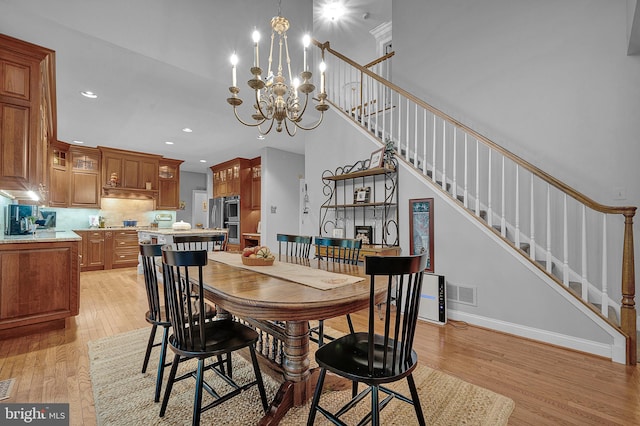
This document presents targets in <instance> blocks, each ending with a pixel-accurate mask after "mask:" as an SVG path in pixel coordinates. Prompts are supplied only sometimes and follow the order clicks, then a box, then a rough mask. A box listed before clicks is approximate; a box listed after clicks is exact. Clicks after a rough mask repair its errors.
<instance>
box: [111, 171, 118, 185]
mask: <svg viewBox="0 0 640 426" xmlns="http://www.w3.org/2000/svg"><path fill="white" fill-rule="evenodd" d="M109 185H111V186H113V187H116V186H118V173H116V172H112V173H111V177H110V178H109Z"/></svg>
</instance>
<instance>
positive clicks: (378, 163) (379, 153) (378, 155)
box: [369, 148, 384, 169]
mask: <svg viewBox="0 0 640 426" xmlns="http://www.w3.org/2000/svg"><path fill="white" fill-rule="evenodd" d="M383 154H384V148H380V149H376V150H375V151H373V152H372V153H371V158H370V159H369V168H370V169H376V168H378V167H382V157H383Z"/></svg>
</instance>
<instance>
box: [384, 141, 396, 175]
mask: <svg viewBox="0 0 640 426" xmlns="http://www.w3.org/2000/svg"><path fill="white" fill-rule="evenodd" d="M395 155H396V143H395V142H394V141H392V140H390V139H387V141H386V143H385V146H384V155H383V159H382V163H383V167H384V168H386V169H389V170H395V169H396V165H397V163H398V161H397V160H396V158H395Z"/></svg>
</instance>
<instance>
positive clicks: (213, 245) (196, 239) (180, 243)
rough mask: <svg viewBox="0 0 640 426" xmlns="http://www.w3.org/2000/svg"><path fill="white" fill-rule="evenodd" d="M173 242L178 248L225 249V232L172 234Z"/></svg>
mask: <svg viewBox="0 0 640 426" xmlns="http://www.w3.org/2000/svg"><path fill="white" fill-rule="evenodd" d="M173 243H174V244H175V245H176V247H177V248H178V249H179V250H206V251H225V250H227V236H226V235H225V234H210V235H174V236H173Z"/></svg>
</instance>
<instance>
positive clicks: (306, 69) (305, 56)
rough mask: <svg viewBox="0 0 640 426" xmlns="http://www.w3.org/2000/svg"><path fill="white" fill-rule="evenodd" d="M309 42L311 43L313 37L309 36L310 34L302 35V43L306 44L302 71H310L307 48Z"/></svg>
mask: <svg viewBox="0 0 640 426" xmlns="http://www.w3.org/2000/svg"><path fill="white" fill-rule="evenodd" d="M309 44H311V37H309V34H305V35H304V37H302V45H303V46H304V55H303V65H302V71H309V68H307V48H308V47H309Z"/></svg>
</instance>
